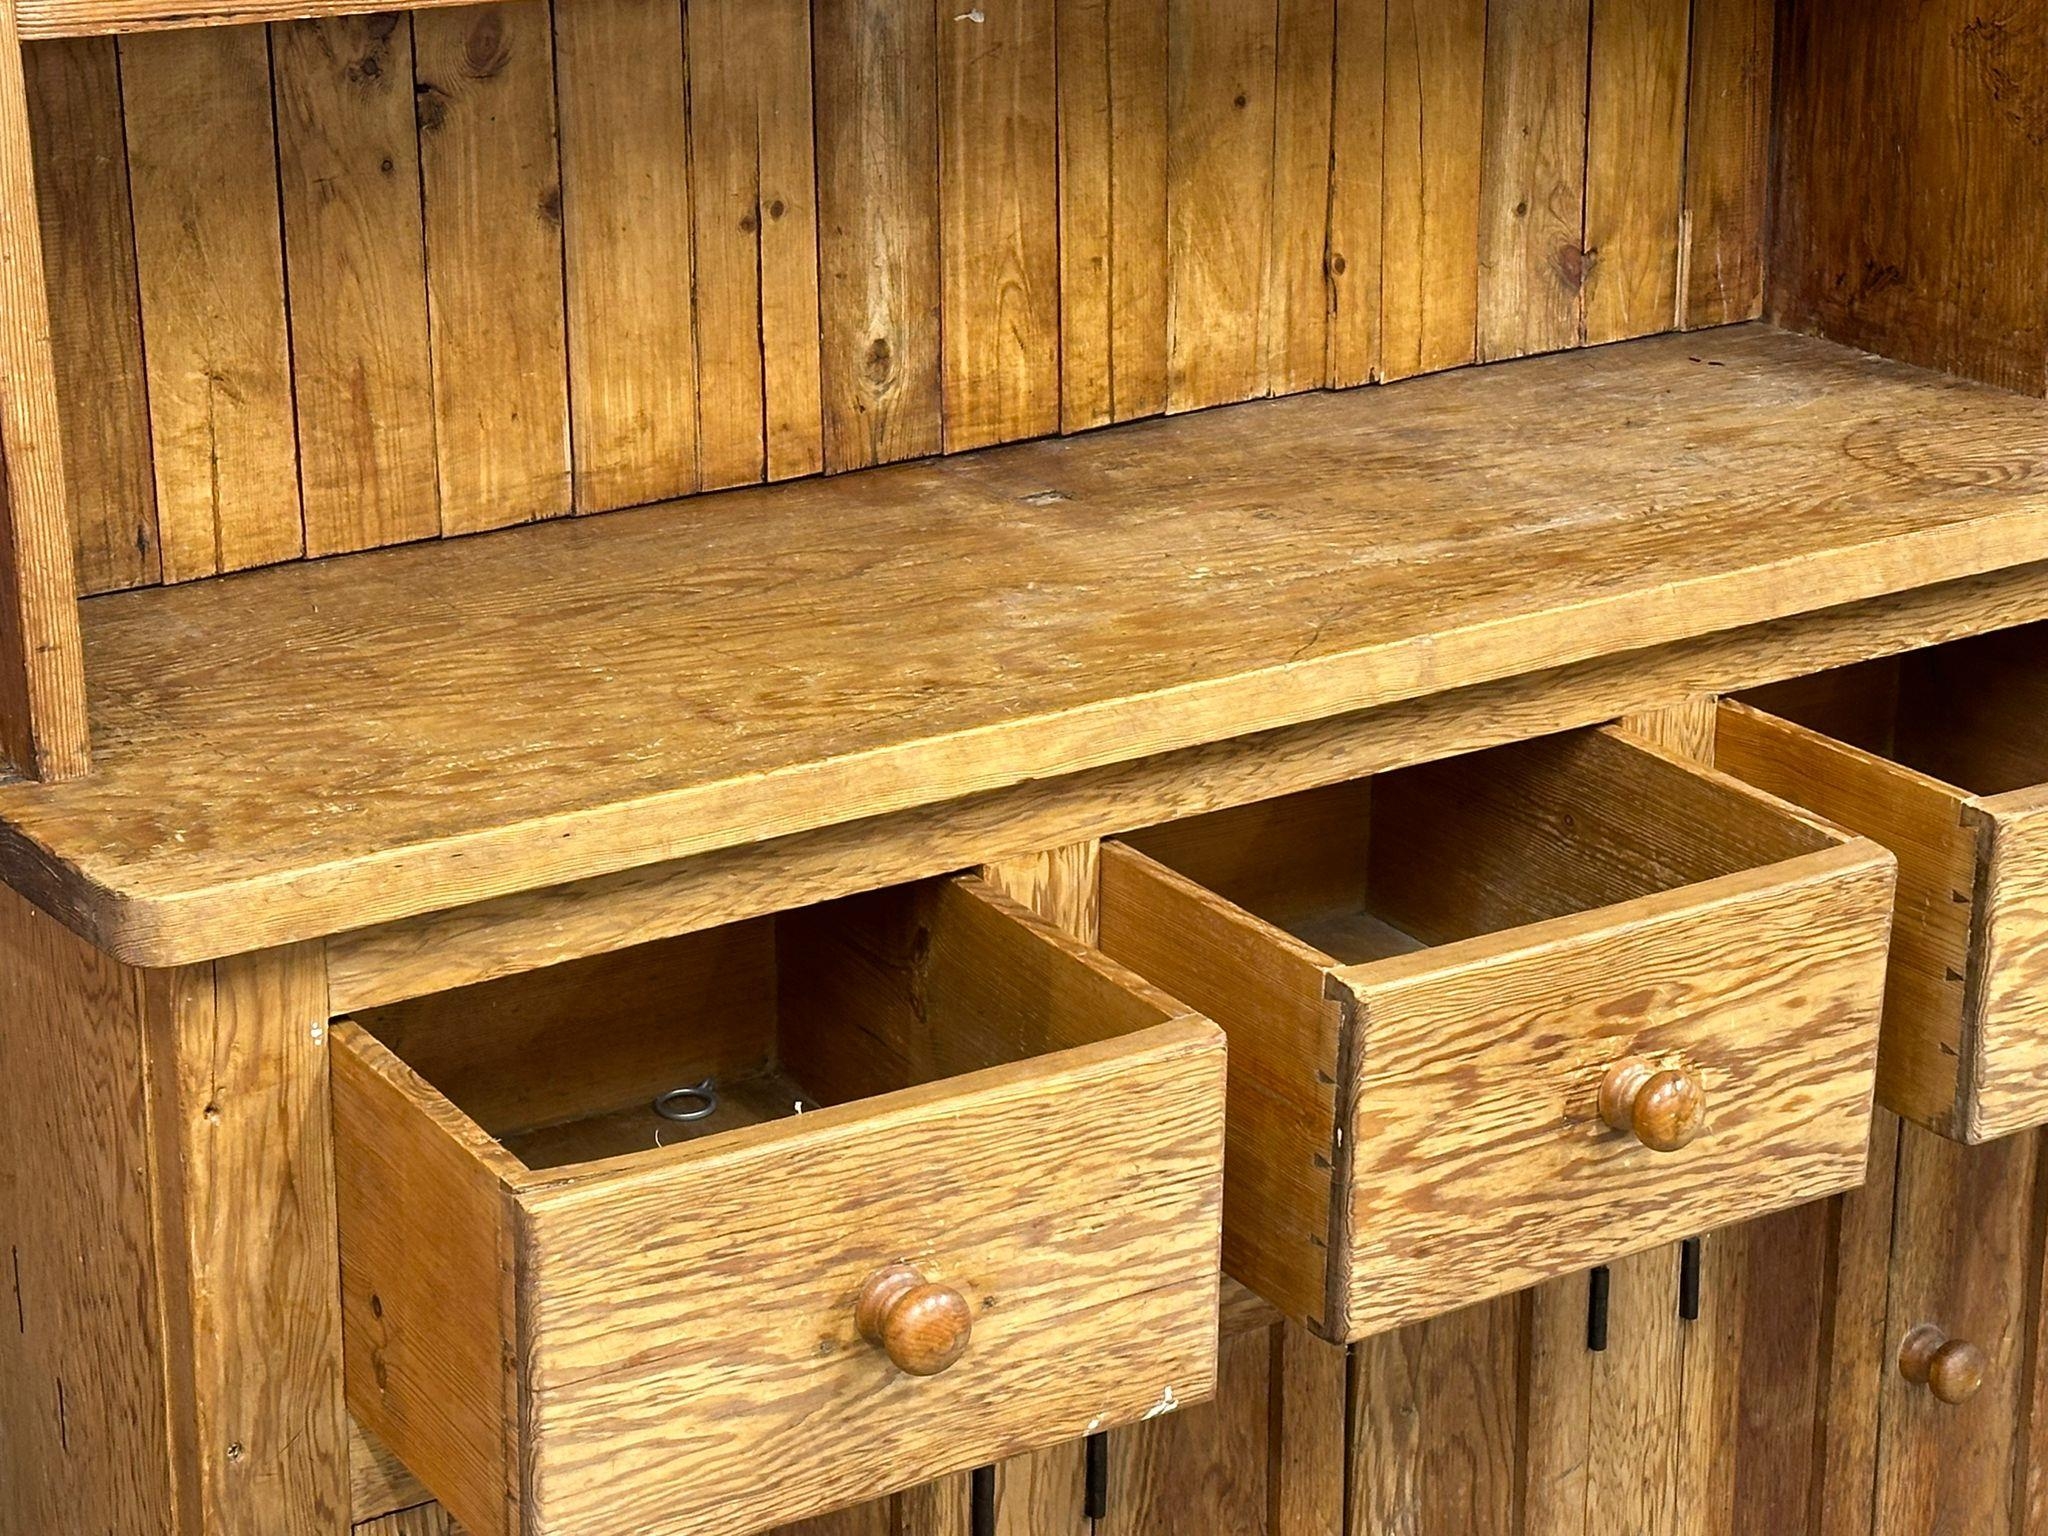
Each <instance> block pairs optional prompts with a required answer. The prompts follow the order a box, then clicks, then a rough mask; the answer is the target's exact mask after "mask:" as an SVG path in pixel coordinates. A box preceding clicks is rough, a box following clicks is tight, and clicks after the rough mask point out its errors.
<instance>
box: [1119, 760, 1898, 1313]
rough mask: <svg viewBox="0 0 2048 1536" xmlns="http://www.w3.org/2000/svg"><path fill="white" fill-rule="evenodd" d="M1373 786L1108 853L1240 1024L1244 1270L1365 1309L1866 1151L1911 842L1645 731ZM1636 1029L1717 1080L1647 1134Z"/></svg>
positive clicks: (1754, 1190)
mask: <svg viewBox="0 0 2048 1536" xmlns="http://www.w3.org/2000/svg"><path fill="white" fill-rule="evenodd" d="M1356 788H1357V787H1355V786H1338V787H1337V788H1336V789H1333V790H1324V791H1317V792H1314V793H1313V794H1310V795H1307V796H1301V797H1297V798H1296V800H1295V802H1293V804H1292V805H1291V806H1290V805H1288V804H1287V803H1285V802H1282V803H1280V804H1277V805H1272V806H1253V807H1249V808H1247V809H1245V810H1242V811H1231V812H1225V813H1221V814H1220V815H1218V816H1216V817H1212V818H1208V819H1206V820H1205V821H1202V822H1194V823H1184V824H1182V825H1180V826H1170V827H1167V828H1164V829H1161V830H1160V831H1159V832H1157V833H1148V834H1141V835H1139V836H1137V837H1136V838H1135V839H1133V840H1132V846H1130V847H1125V846H1122V845H1115V846H1112V847H1110V848H1108V849H1106V850H1105V852H1104V879H1103V913H1102V943H1103V947H1104V949H1105V950H1106V952H1108V953H1109V954H1110V955H1112V956H1113V957H1115V958H1118V959H1120V960H1123V961H1124V962H1125V963H1128V964H1129V965H1131V966H1132V967H1133V969H1135V970H1137V971H1138V972H1139V973H1140V974H1143V975H1146V976H1149V977H1151V978H1152V979H1153V980H1155V981H1157V982H1158V983H1159V984H1160V985H1161V986H1163V987H1165V988H1166V989H1167V990H1168V991H1170V992H1172V993H1174V994H1175V995H1176V996H1179V997H1182V998H1185V999H1186V1000H1187V1001H1189V1002H1190V1003H1191V1004H1192V1005H1193V1006H1195V1007H1196V1008H1199V1009H1201V1010H1202V1011H1203V1012H1204V1013H1206V1014H1208V1015H1209V1016H1210V1017H1213V1018H1215V1019H1216V1020H1217V1021H1218V1022H1219V1023H1221V1024H1222V1025H1223V1026H1224V1028H1225V1029H1226V1030H1227V1031H1228V1032H1229V1033H1230V1034H1231V1036H1232V1074H1231V1095H1232V1100H1231V1111H1232V1112H1231V1125H1230V1136H1231V1154H1230V1168H1231V1184H1230V1188H1229V1189H1228V1190H1227V1192H1226V1197H1225V1210H1226V1215H1225V1238H1224V1254H1225V1264H1226V1267H1227V1268H1229V1269H1230V1271H1231V1272H1232V1273H1234V1274H1236V1275H1237V1276H1238V1277H1239V1278H1241V1279H1243V1280H1245V1281H1246V1282H1247V1283H1248V1284H1250V1285H1252V1286H1253V1287H1254V1288H1255V1289H1257V1290H1259V1291H1261V1292H1262V1293H1264V1294H1265V1295H1267V1296H1268V1297H1269V1298H1271V1299H1272V1300H1274V1301H1275V1302H1276V1303H1277V1304H1279V1305H1280V1306H1282V1307H1283V1308H1284V1309H1286V1310H1289V1311H1290V1312H1292V1313H1293V1314H1294V1315H1295V1316H1298V1317H1305V1318H1307V1319H1308V1320H1309V1321H1310V1322H1311V1323H1312V1324H1314V1325H1316V1326H1317V1327H1318V1328H1319V1330H1320V1331H1322V1332H1324V1333H1325V1334H1326V1335H1327V1336H1330V1337H1333V1338H1340V1339H1341V1338H1347V1337H1349V1338H1357V1337H1362V1336H1364V1335H1366V1334H1369V1333H1372V1332H1375V1331H1378V1330H1380V1329H1384V1328H1387V1327H1391V1326H1398V1325H1399V1324H1401V1323H1404V1322H1409V1321H1413V1320H1416V1319H1418V1318H1421V1317H1427V1316H1431V1315H1434V1314H1435V1313H1438V1312H1441V1311H1443V1310H1445V1309H1446V1303H1449V1304H1451V1305H1456V1304H1459V1303H1463V1302H1469V1301H1477V1300H1480V1299H1483V1298H1484V1297H1486V1296H1489V1295H1494V1294H1498V1293H1499V1292H1500V1291H1503V1290H1509V1289H1513V1288H1515V1287H1516V1286H1517V1285H1526V1284H1529V1283H1532V1282H1534V1281H1536V1280H1539V1279H1542V1278H1544V1277H1545V1276H1546V1275H1549V1274H1555V1273H1559V1272H1563V1271H1567V1270H1570V1269H1573V1268H1577V1267H1581V1266H1583V1265H1586V1264H1590V1263H1597V1262H1601V1261H1602V1260H1604V1259H1606V1258H1608V1257H1612V1256H1616V1255H1620V1254H1626V1253H1629V1252H1633V1251H1636V1250H1638V1249H1641V1248H1644V1247H1647V1246H1649V1245H1650V1244H1652V1243H1654V1242H1657V1241H1660V1240H1669V1239H1671V1238H1673V1237H1676V1236H1681V1235H1684V1234H1686V1233H1688V1232H1690V1231H1693V1230H1698V1229H1701V1228H1705V1227H1710V1226H1716V1225H1720V1224H1723V1223H1725V1222H1727V1221H1731V1220H1735V1219H1738V1218H1740V1217H1741V1216H1743V1215H1748V1214H1755V1213H1757V1212H1759V1211H1761V1210H1765V1209H1773V1208H1776V1207H1778V1206H1782V1205H1787V1204H1793V1203H1796V1202H1798V1201H1800V1200H1804V1199H1811V1198H1814V1197H1815V1196H1816V1195H1820V1194H1826V1193H1832V1192H1834V1191H1836V1190H1839V1189H1842V1188H1846V1187H1849V1186H1850V1185H1852V1184H1853V1183H1855V1181H1856V1180H1857V1179H1858V1178H1859V1177H1860V1176H1861V1173H1862V1167H1863V1151H1864V1140H1865V1136H1866V1128H1867V1121H1868V1113H1869V1093H1870V1073H1871V1070H1872V1063H1873V1058H1874V1052H1875V1045H1876V1015H1877V1001H1878V999H1877V991H1878V987H1879V985H1880V981H1881V977H1882V954H1883V944H1884V939H1885V936H1886V933H1887V930H1888V927H1889V903H1890V893H1891V869H1890V862H1891V861H1890V859H1889V856H1887V855H1885V854H1884V853H1882V852H1881V851H1880V850H1877V849H1876V848H1874V847H1873V846H1872V845H1870V844H1868V843H1861V842H1850V843H1848V844H1846V845H1843V846H1839V847H1838V846H1835V843H1836V836H1835V835H1834V834H1830V833H1828V832H1826V831H1824V830H1822V829H1821V828H1819V827H1818V826H1816V825H1814V824H1810V823H1806V822H1804V821H1802V820H1800V819H1798V818H1797V817H1795V816H1792V815H1791V814H1790V813H1789V812H1788V810H1787V809H1786V808H1783V807H1780V806H1777V805H1775V803H1772V802H1765V801H1763V800H1762V799H1760V798H1756V797H1750V796H1748V795H1746V794H1745V793H1743V792H1741V791H1739V790H1738V789H1737V788H1736V786H1734V785H1733V783H1732V781H1729V780H1726V779H1720V778H1716V777H1713V776H1710V775H1707V774H1705V773H1704V772H1702V771H1700V770H1696V769H1693V768H1690V767H1686V766H1684V765H1681V764H1680V763H1679V762H1677V761H1676V760H1673V759H1668V758H1665V757H1663V756H1661V755H1658V754H1655V753H1653V752H1652V751H1650V750H1649V749H1647V748H1642V747H1637V746H1633V745H1631V744H1629V742H1628V741H1627V740H1626V739H1625V738H1623V737H1621V736H1618V735H1610V734H1596V735H1590V736H1583V737H1577V738H1570V737H1560V738H1554V739H1551V740H1547V741H1542V742H1536V743H1530V744H1528V745H1527V746H1524V747H1518V748H1511V749H1504V750H1502V751H1498V752H1495V753H1491V754H1487V755H1485V756H1482V757H1468V758H1461V759H1456V760H1453V761H1451V762H1448V763H1444V764H1439V765H1436V766H1433V767H1430V768H1426V769H1411V770H1408V771H1406V772H1404V773H1397V774H1393V775H1388V776H1386V777H1384V778H1383V779H1381V780H1378V781H1375V782H1374V783H1373V784H1372V786H1371V791H1372V794H1371V801H1370V806H1369V808H1368V806H1367V805H1366V803H1365V802H1364V799H1363V797H1362V795H1360V794H1359V793H1357V792H1356ZM1368 827H1369V832H1368V831H1367V828H1368ZM1290 876H1296V877H1298V880H1299V885H1298V887H1292V888H1291V883H1290ZM1212 888H1213V890H1212ZM1426 946H1434V947H1426ZM1820 999H1825V1001H1820ZM1603 1000H1611V1001H1603ZM1503 1010H1505V1012H1504V1011H1503ZM1635 1058H1641V1059H1642V1070H1641V1072H1640V1074H1639V1075H1640V1076H1641V1077H1642V1078H1643V1079H1644V1080H1645V1083H1646V1084H1647V1086H1648V1089H1649V1092H1650V1097H1651V1098H1652V1099H1657V1098H1658V1096H1659V1094H1660V1093H1663V1092H1664V1090H1666V1089H1668V1088H1669V1087H1670V1086H1671V1085H1673V1084H1675V1085H1677V1086H1679V1087H1682V1088H1688V1089H1691V1090H1693V1092H1692V1094H1690V1095H1682V1096H1681V1097H1680V1098H1679V1099H1678V1100H1675V1101H1674V1102H1673V1104H1672V1105H1671V1106H1669V1107H1671V1108H1672V1109H1673V1111H1674V1113H1673V1115H1671V1116H1664V1117H1660V1116H1659V1115H1658V1114H1656V1113H1654V1112H1650V1113H1644V1114H1639V1115H1636V1116H1635V1117H1634V1118H1633V1119H1631V1118H1630V1117H1629V1115H1628V1113H1627V1111H1628V1110H1629V1108H1630V1107H1632V1106H1633V1105H1634V1102H1635V1101H1634V1096H1633V1095H1632V1094H1621V1095H1618V1096H1617V1100H1616V1106H1615V1108H1614V1114H1615V1115H1616V1116H1617V1117H1618V1118H1620V1119H1621V1120H1622V1122H1623V1123H1625V1124H1630V1125H1632V1126H1633V1128H1634V1132H1635V1134H1634V1135H1632V1136H1629V1137H1626V1138H1624V1137H1619V1136H1617V1135H1616V1134H1615V1133H1614V1132H1613V1131H1612V1130H1610V1129H1609V1127H1608V1126H1607V1125H1603V1124H1602V1123H1601V1121H1602V1116H1603V1113H1605V1112H1606V1111H1607V1109H1608V1106H1607V1105H1606V1104H1605V1103H1604V1102H1602V1101H1603V1100H1604V1099H1605V1098H1606V1093H1605V1089H1604V1086H1603V1074H1605V1075H1610V1076H1611V1074H1612V1069H1613V1067H1614V1065H1615V1064H1616V1063H1618V1062H1623V1061H1629V1060H1632V1059H1635ZM1669 1068H1682V1070H1680V1071H1675V1072H1670V1071H1663V1070H1660V1069H1669ZM1703 1085H1704V1087H1703ZM1702 1094H1704V1099H1705V1103H1706V1104H1707V1105H1709V1106H1711V1108H1710V1111H1709V1119H1708V1123H1707V1130H1706V1132H1705V1134H1704V1135H1700V1132H1701V1125H1700V1116H1699V1110H1700V1096H1701V1095H1702ZM1666 1096H1667V1097H1668V1094H1667V1095H1666ZM1655 1108H1656V1106H1655V1105H1652V1106H1651V1109H1652V1110H1654V1109H1655ZM1680 1111H1683V1112H1682V1113H1681V1112H1680ZM1667 1119H1668V1120H1669V1121H1670V1123H1669V1124H1666V1123H1665V1121H1666V1120H1667ZM1695 1135H1700V1139H1699V1140H1698V1142H1697V1144H1696V1145H1693V1146H1692V1147H1691V1149H1690V1151H1689V1152H1688V1153H1687V1154H1686V1155H1684V1156H1675V1155H1670V1154H1673V1153H1675V1152H1676V1149H1677V1148H1679V1147H1681V1146H1684V1145H1686V1144H1687V1143H1688V1142H1689V1141H1691V1140H1692V1138H1693V1136H1695ZM1639 1141H1640V1142H1642V1143H1645V1145H1638V1144H1637V1143H1638V1142H1639ZM1649 1144H1654V1146H1655V1147H1657V1148H1658V1149H1660V1150H1661V1151H1663V1152H1664V1153H1665V1154H1666V1156H1665V1157H1659V1156H1657V1155H1655V1154H1653V1153H1652V1152H1651V1151H1650V1150H1649ZM1667 1158H1668V1160H1667ZM1737 1170H1746V1171H1745V1172H1738V1171H1737ZM1766 1171H1767V1174H1766ZM1730 1202H1732V1203H1730ZM1536 1232H1541V1233H1542V1240H1541V1241H1540V1242H1539V1241H1534V1240H1532V1238H1531V1237H1530V1234H1533V1233H1536ZM1326 1290H1327V1301H1326V1299H1325V1291H1326ZM1326 1305H1327V1308H1328V1310H1325V1307H1326Z"/></svg>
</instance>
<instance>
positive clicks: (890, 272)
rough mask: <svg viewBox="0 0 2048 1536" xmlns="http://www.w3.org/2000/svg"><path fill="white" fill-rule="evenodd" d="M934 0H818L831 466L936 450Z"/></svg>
mask: <svg viewBox="0 0 2048 1536" xmlns="http://www.w3.org/2000/svg"><path fill="white" fill-rule="evenodd" d="M935 14H936V8H935V7H934V6H933V5H932V4H931V3H930V0H817V3H816V4H815V5H814V6H813V9H812V15H811V32H812V47H813V51H814V57H815V60H816V82H817V84H816V91H817V99H816V107H815V111H816V115H817V123H818V297H819V305H820V311H821V316H822V321H823V334H824V386H823V388H824V395H823V399H824V409H825V467H826V468H827V469H828V470H841V469H857V468H861V467H863V466H866V465H871V464H885V463H888V462H890V461H891V460H895V459H908V458H916V457H918V456H919V455H921V454H928V453H936V452H937V451H938V450H939V447H940V441H941V432H940V354H939V306H940V298H939V270H940V269H939V242H938V230H939V187H938V177H937V174H936V170H937V166H938V157H939V142H938V101H937V97H938V77H937V70H938V39H937V37H936V36H935V26H936V22H935V19H934V18H935Z"/></svg>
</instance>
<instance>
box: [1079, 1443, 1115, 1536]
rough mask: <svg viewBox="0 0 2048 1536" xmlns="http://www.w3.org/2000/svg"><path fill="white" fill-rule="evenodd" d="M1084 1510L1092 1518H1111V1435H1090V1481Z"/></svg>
mask: <svg viewBox="0 0 2048 1536" xmlns="http://www.w3.org/2000/svg"><path fill="white" fill-rule="evenodd" d="M1082 1512H1083V1513H1084V1514H1086V1515H1087V1516H1088V1518H1089V1519H1090V1520H1107V1519H1108V1518H1109V1436H1107V1435H1090V1436H1089V1437H1088V1483H1087V1491H1086V1492H1085V1493H1084V1494H1083V1495H1082Z"/></svg>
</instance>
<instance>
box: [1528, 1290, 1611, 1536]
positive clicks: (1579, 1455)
mask: <svg viewBox="0 0 2048 1536" xmlns="http://www.w3.org/2000/svg"><path fill="white" fill-rule="evenodd" d="M1590 1285H1591V1281H1590V1279H1589V1277H1588V1276H1586V1275H1583V1274H1579V1275H1564V1276H1560V1277H1559V1278H1558V1279H1556V1280H1552V1281H1549V1282H1547V1283H1546V1284H1543V1285H1539V1286H1537V1287H1536V1288H1535V1289H1534V1290H1532V1291H1529V1292H1528V1293H1527V1294H1526V1302H1527V1306H1528V1329H1529V1334H1528V1340H1529V1342H1528V1359H1527V1363H1526V1364H1525V1366H1524V1367H1523V1369H1524V1371H1525V1373H1526V1377H1525V1379H1526V1380H1527V1383H1528V1388H1527V1392H1526V1400H1527V1404H1528V1406H1527V1410H1526V1414H1525V1422H1524V1424H1523V1429H1522V1481H1523V1500H1524V1505H1523V1509H1524V1514H1523V1521H1524V1524H1523V1527H1522V1532H1521V1533H1520V1536H1585V1533H1586V1531H1587V1526H1586V1498H1587V1487H1588V1479H1589V1477H1590V1474H1591V1470H1592V1463H1593V1456H1594V1448H1593V1445H1592V1430H1593V1358H1594V1357H1593V1352H1592V1351H1591V1350H1590V1349H1588V1348H1587V1347H1586V1318H1587V1309H1588V1305H1589V1302H1590Z"/></svg>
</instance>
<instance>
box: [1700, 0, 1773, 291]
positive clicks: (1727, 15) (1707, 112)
mask: <svg viewBox="0 0 2048 1536" xmlns="http://www.w3.org/2000/svg"><path fill="white" fill-rule="evenodd" d="M1776 26H1777V16H1776V7H1775V6H1773V5H1772V4H1771V3H1770V0H1694V3H1693V8H1692V66H1691V70H1690V76H1689V84H1688V88H1687V93H1686V131H1685V211H1684V216H1683V227H1682V229H1681V232H1680V237H1679V239H1680V246H1679V260H1680V268H1679V271H1680V273H1681V279H1680V290H1681V291H1680V294H1679V302H1680V304H1681V305H1682V319H1683V321H1684V323H1685V325H1686V327H1687V328H1688V329H1692V328H1696V327H1699V326H1707V325H1727V324H1730V323H1732V322H1735V321H1738V320H1754V319H1755V318H1756V317H1757V316H1758V315H1760V314H1762V313H1763V305H1764V240H1765V236H1766V233H1767V230H1766V221H1767V219H1768V217H1769V202H1770V164H1769V162H1770V153H1771V109H1772V77H1771V66H1772V61H1773V59H1774V58H1775V57H1776Z"/></svg>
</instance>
